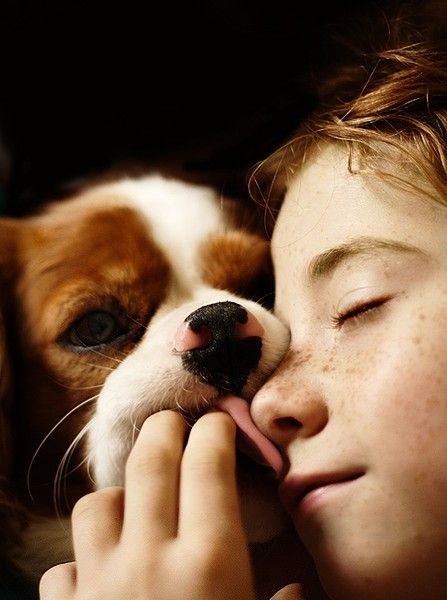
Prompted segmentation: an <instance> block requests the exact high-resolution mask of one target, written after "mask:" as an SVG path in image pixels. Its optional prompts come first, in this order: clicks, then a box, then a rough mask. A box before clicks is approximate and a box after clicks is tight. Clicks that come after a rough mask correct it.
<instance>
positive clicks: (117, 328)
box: [0, 173, 289, 575]
mask: <svg viewBox="0 0 447 600" xmlns="http://www.w3.org/2000/svg"><path fill="white" fill-rule="evenodd" d="M235 206H236V205H235V204H232V203H231V202H230V201H227V200H225V201H222V200H221V199H220V198H219V196H218V194H216V192H215V191H213V190H212V189H211V188H209V187H207V186H203V185H197V184H192V183H186V182H183V181H180V180H177V179H175V178H167V177H164V176H162V175H160V174H157V173H151V174H149V175H145V176H141V177H138V178H127V179H126V178H122V179H119V180H116V181H112V182H105V183H104V182H103V183H99V184H95V185H93V186H92V187H89V188H88V189H85V190H83V191H82V193H79V194H77V195H76V196H75V197H72V198H70V199H67V200H64V201H60V202H58V203H52V204H50V205H49V206H48V207H47V208H46V209H45V210H44V211H42V212H41V213H39V214H37V215H33V216H29V217H26V218H22V219H3V220H0V285H1V296H0V317H1V319H0V401H1V404H0V409H1V413H0V414H1V421H0V425H1V429H0V433H1V442H2V445H1V447H0V451H1V453H2V454H1V456H0V469H1V470H0V475H1V476H2V479H1V480H0V482H4V484H5V485H4V489H3V491H2V494H3V495H2V496H0V527H2V532H1V533H0V536H1V539H2V545H3V549H5V548H8V553H9V557H10V558H12V559H14V560H15V561H16V562H17V563H18V564H20V565H21V566H22V567H23V568H24V570H25V571H26V572H28V573H33V574H35V575H40V574H41V573H42V572H43V571H44V570H45V569H47V568H48V567H49V566H51V565H52V564H55V563H58V562H62V561H64V560H70V559H71V558H72V556H71V545H70V528H69V519H67V518H65V516H66V515H68V514H69V511H70V509H71V507H72V506H73V503H74V502H75V501H76V499H77V498H79V497H80V496H81V495H82V494H84V493H86V492H88V491H89V490H91V489H92V488H95V487H96V488H100V487H104V486H109V485H121V484H123V476H124V466H125V463H126V459H127V457H128V454H129V452H130V449H131V447H132V444H133V443H134V441H135V438H136V436H137V435H138V431H139V428H140V427H141V424H142V423H143V421H144V420H145V419H146V418H147V417H148V416H149V415H150V414H152V413H154V412H156V411H158V410H161V409H165V408H173V409H175V410H179V411H181V412H182V413H183V414H184V415H185V416H186V418H188V419H189V420H190V421H191V423H193V422H194V420H195V419H197V418H198V416H200V415H201V414H203V413H204V412H205V411H206V410H208V409H209V408H210V407H216V406H217V407H220V408H221V409H222V410H226V411H228V412H229V413H230V414H232V416H233V418H234V419H235V421H236V423H237V424H238V426H239V437H240V441H241V447H243V446H244V447H245V451H246V452H247V453H248V454H249V455H257V457H258V459H259V458H260V459H261V460H260V461H261V462H264V463H266V464H268V465H270V466H271V467H273V469H270V471H271V472H272V473H273V470H276V471H278V470H279V469H280V468H281V458H280V457H279V454H278V453H277V451H276V449H275V448H274V447H273V446H272V445H271V444H269V442H268V441H267V440H266V439H265V438H263V436H262V435H261V434H260V432H259V431H258V430H257V429H256V428H255V426H254V425H253V423H252V422H251V420H250V418H249V401H250V400H251V398H252V397H253V395H254V394H255V392H256V391H257V390H258V388H259V387H260V386H261V384H262V383H263V382H264V381H265V379H266V378H267V377H268V375H269V374H270V373H271V372H272V370H273V369H274V367H275V366H276V365H277V364H278V362H279V361H280V359H281V358H282V356H283V354H284V353H285V351H286V348H287V346H288V341H289V340H288V332H287V330H286V328H285V327H284V326H283V325H282V324H281V323H280V322H279V321H278V320H277V319H276V318H275V317H274V316H273V315H272V313H271V312H269V310H267V309H266V308H265V307H264V306H262V304H261V303H260V302H258V301H259V300H261V301H262V297H263V296H264V295H265V294H266V292H267V288H268V286H269V285H270V283H271V276H272V270H271V263H270V254H269V245H268V242H267V241H266V240H265V239H263V238H262V237H261V236H260V235H258V234H257V233H254V232H253V231H251V232H250V231H248V230H247V229H245V228H238V225H237V218H236V217H237V214H238V211H237V210H236V209H235ZM222 398H223V399H224V400H223V401H222ZM241 462H242V463H244V462H246V463H247V465H248V463H251V461H250V460H249V459H246V460H244V458H242V461H241ZM252 464H253V463H252ZM247 465H246V466H247ZM254 469H258V470H257V471H256V474H255V476H251V475H250V472H251V467H250V468H247V469H244V467H243V465H242V466H241V469H240V473H241V474H240V480H241V499H242V506H243V512H244V514H245V519H246V523H247V529H248V532H249V537H250V539H251V540H252V541H254V542H257V541H261V540H263V539H266V538H268V537H270V536H272V535H273V534H274V533H275V532H276V531H278V530H279V529H280V528H281V526H282V523H283V518H284V516H283V514H282V512H281V511H280V509H279V508H276V507H275V505H276V492H275V486H274V477H273V476H270V475H269V470H268V469H266V468H265V467H264V468H262V467H259V468H258V467H254ZM261 472H262V473H263V474H265V475H262V476H260V475H259V473H261ZM244 473H245V475H244ZM12 498H14V500H12ZM64 515H65V516H64Z"/></svg>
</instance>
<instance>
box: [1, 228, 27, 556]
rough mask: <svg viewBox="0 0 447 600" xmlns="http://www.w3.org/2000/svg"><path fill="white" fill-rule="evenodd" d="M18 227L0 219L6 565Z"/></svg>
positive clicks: (15, 525) (14, 519) (17, 520)
mask: <svg viewBox="0 0 447 600" xmlns="http://www.w3.org/2000/svg"><path fill="white" fill-rule="evenodd" d="M18 245H19V225H18V222H17V221H14V220H12V219H0V536H1V539H2V543H1V544H0V561H2V562H3V563H4V564H6V563H9V558H8V549H9V547H10V546H11V545H14V544H15V543H17V542H18V540H19V531H20V529H21V526H22V525H21V524H22V523H23V518H24V516H23V512H22V509H21V508H20V506H19V504H18V503H17V501H16V500H15V499H14V497H13V496H12V494H11V489H10V482H9V476H10V466H11V452H12V427H11V419H10V416H11V404H12V395H13V390H12V378H11V365H10V358H9V351H8V341H7V336H8V335H9V334H10V333H11V332H10V331H8V329H9V327H8V317H7V312H8V308H9V307H10V305H11V303H12V301H13V294H12V292H13V286H14V282H15V278H16V276H17V270H18V255H19V253H18Z"/></svg>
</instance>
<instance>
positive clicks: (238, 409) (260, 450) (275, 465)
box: [217, 396, 283, 476]
mask: <svg viewBox="0 0 447 600" xmlns="http://www.w3.org/2000/svg"><path fill="white" fill-rule="evenodd" d="M217 408H220V410H223V411H224V412H226V413H228V414H229V415H230V416H231V417H232V418H233V420H234V422H235V423H236V425H237V427H238V433H239V436H238V447H239V450H241V451H242V452H243V453H244V454H247V455H248V456H249V457H250V458H252V459H253V460H254V461H255V462H257V463H261V464H264V465H267V466H270V467H271V468H272V469H273V470H274V471H275V473H276V475H277V476H279V475H280V473H281V471H282V468H283V462H282V457H281V454H280V453H279V451H278V449H277V448H276V447H275V446H274V445H273V444H272V442H271V441H270V440H269V439H267V438H266V437H265V435H264V434H263V433H261V432H260V431H259V429H258V428H257V427H256V425H255V424H254V423H253V421H252V418H251V416H250V408H249V406H248V402H247V401H246V400H244V399H243V398H238V397H237V396H226V397H225V398H222V400H220V401H219V402H218V403H217Z"/></svg>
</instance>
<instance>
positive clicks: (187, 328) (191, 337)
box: [174, 321, 213, 352]
mask: <svg viewBox="0 0 447 600" xmlns="http://www.w3.org/2000/svg"><path fill="white" fill-rule="evenodd" d="M212 341H213V334H212V332H211V328H210V327H209V326H208V325H200V327H198V328H197V330H193V329H192V328H191V325H190V324H189V323H187V322H186V321H185V322H184V323H182V324H181V325H180V327H179V328H178V329H177V331H176V332H175V334H174V350H175V351H177V352H186V351H187V350H195V349H197V348H205V347H206V346H209V345H210V344H211V343H212Z"/></svg>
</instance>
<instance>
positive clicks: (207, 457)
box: [179, 412, 242, 536]
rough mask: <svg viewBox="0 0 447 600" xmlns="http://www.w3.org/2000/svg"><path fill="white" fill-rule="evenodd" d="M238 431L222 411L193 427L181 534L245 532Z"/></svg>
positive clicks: (187, 455)
mask: <svg viewBox="0 0 447 600" xmlns="http://www.w3.org/2000/svg"><path fill="white" fill-rule="evenodd" d="M235 435H236V428H235V424H234V422H233V420H232V419H231V417H229V416H228V415H227V414H224V413H220V412H213V413H209V414H206V415H204V416H203V417H202V418H201V419H199V420H198V421H197V423H196V424H195V425H194V427H193V428H192V430H191V433H190V436H189V440H188V444H187V446H186V449H185V453H184V456H183V461H182V468H181V478H180V507H179V535H186V536H188V535H192V536H195V535H196V534H197V535H202V534H205V535H207V536H208V535H209V534H210V533H211V534H212V533H213V531H214V532H219V535H221V534H224V533H228V531H230V530H231V532H232V534H234V533H237V534H238V535H239V534H241V533H242V524H241V517H240V509H239V498H238V493H237V485H236V451H235Z"/></svg>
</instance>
